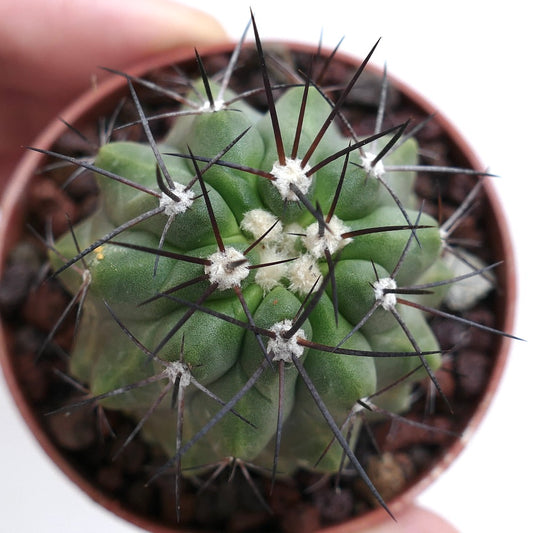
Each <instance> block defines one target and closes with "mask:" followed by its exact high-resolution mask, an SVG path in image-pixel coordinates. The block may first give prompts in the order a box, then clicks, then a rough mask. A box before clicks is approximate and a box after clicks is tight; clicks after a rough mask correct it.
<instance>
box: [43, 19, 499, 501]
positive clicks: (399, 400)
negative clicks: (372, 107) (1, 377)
mask: <svg viewBox="0 0 533 533" xmlns="http://www.w3.org/2000/svg"><path fill="white" fill-rule="evenodd" d="M252 21H253V19H252ZM253 27H254V32H255V38H256V47H257V52H258V64H259V65H260V70H261V74H262V77H263V86H262V87H260V88H258V90H260V91H262V92H264V94H265V98H266V102H267V107H266V110H265V109H259V108H255V107H253V106H252V105H251V104H250V103H247V101H246V99H245V98H244V97H243V95H240V94H235V93H232V92H231V90H230V89H229V88H228V87H227V83H228V79H229V77H230V74H231V68H232V66H233V64H234V62H235V61H236V58H237V57H238V53H239V50H240V46H238V47H237V48H236V53H235V56H234V60H233V61H231V62H230V66H229V67H228V70H227V71H226V76H225V77H224V78H223V79H222V81H220V80H219V79H218V78H217V80H215V79H210V78H209V77H208V75H207V73H206V72H205V69H204V66H203V63H202V60H201V58H200V57H199V56H198V65H199V71H200V76H199V79H198V80H197V81H195V82H193V83H191V84H190V88H189V90H188V93H187V94H186V95H181V94H180V95H179V100H180V102H182V105H181V107H180V108H179V110H178V111H177V112H175V113H173V115H175V119H173V120H174V122H173V125H172V127H171V128H170V130H169V131H168V132H166V133H165V134H164V136H158V137H157V139H156V138H155V136H154V133H153V130H154V126H153V124H155V123H156V119H157V117H152V116H149V115H148V114H147V113H146V112H145V110H144V108H143V104H142V102H141V101H140V99H139V97H138V93H137V89H136V87H143V88H144V89H145V90H146V89H147V88H148V89H150V90H155V91H156V92H157V91H158V90H159V88H158V87H153V86H152V85H150V83H149V82H147V81H145V80H141V79H136V78H133V77H130V76H126V78H127V82H128V86H129V89H130V93H131V97H132V101H133V103H134V105H135V108H136V110H137V112H138V115H139V121H138V124H140V126H141V128H142V131H143V133H144V135H145V138H146V140H145V142H133V141H128V140H122V141H114V142H109V143H107V144H105V145H103V146H101V148H100V149H99V151H98V154H97V156H96V158H95V159H94V161H91V162H88V161H86V160H83V159H72V158H71V159H68V158H67V157H66V156H61V155H60V154H56V153H52V152H49V154H50V155H54V156H56V157H60V158H61V157H62V158H63V159H67V160H69V161H71V162H74V163H75V164H77V165H79V166H80V167H82V168H85V169H89V170H91V171H93V172H94V174H95V176H96V177H97V180H98V184H99V187H100V190H101V204H100V205H99V207H98V209H97V210H96V212H95V213H94V214H92V215H91V216H90V217H88V218H87V219H85V220H84V221H82V222H81V223H80V224H78V225H77V226H76V227H75V228H74V229H73V231H72V232H70V233H67V234H65V235H64V236H63V237H61V238H60V239H59V240H58V241H57V242H56V243H54V246H53V250H52V252H51V253H50V259H51V261H52V264H53V266H54V268H55V269H56V275H57V276H59V278H60V279H61V280H62V281H63V283H64V284H65V286H66V287H67V288H68V289H69V290H70V291H71V292H72V293H73V294H76V295H77V296H76V301H81V302H82V303H83V306H82V311H83V312H82V314H81V321H80V324H79V326H78V331H77V338H76V344H75V347H74V350H73V353H72V355H71V360H70V371H71V373H72V375H73V376H74V377H75V378H76V379H78V380H79V381H81V382H83V383H87V384H88V385H89V387H90V391H91V397H90V398H89V399H86V400H82V401H80V402H79V403H78V404H76V405H77V406H82V405H87V404H93V403H95V402H98V403H99V404H101V405H102V406H103V407H104V408H106V409H111V410H120V411H122V412H124V413H126V414H127V415H128V416H131V417H132V418H133V419H134V420H135V421H136V423H137V426H136V428H135V430H134V432H133V433H132V434H131V435H130V438H129V439H128V442H129V441H130V440H131V439H132V438H133V437H134V436H135V435H136V434H137V433H139V432H142V434H143V436H144V438H145V439H147V440H148V441H150V442H155V443H157V444H158V445H159V446H161V447H162V448H163V449H164V450H165V451H166V453H167V454H168V457H169V460H168V463H167V465H165V468H171V467H172V468H174V467H177V470H178V473H179V477H181V476H186V475H189V474H191V473H192V474H196V473H197V472H198V469H201V467H202V466H204V465H212V464H217V463H222V462H223V461H224V460H225V459H226V458H228V457H233V458H236V459H238V460H240V461H243V462H244V463H251V464H254V465H257V466H260V467H264V468H267V469H268V470H270V471H271V472H272V477H273V478H275V477H276V476H277V475H290V474H291V473H293V472H294V471H295V470H296V469H297V468H307V469H311V470H315V471H318V472H323V473H335V472H337V471H338V470H339V468H341V466H342V465H343V464H344V463H345V458H347V462H348V463H349V464H351V466H352V467H353V468H355V469H356V471H357V472H358V474H359V475H360V476H362V478H363V479H364V481H365V483H366V484H367V485H368V486H369V488H370V490H371V492H372V494H373V495H374V497H375V498H376V499H377V500H378V501H379V503H381V505H383V506H384V507H385V508H386V502H385V501H384V500H383V498H382V497H381V496H380V494H379V492H378V490H377V489H375V488H374V486H373V484H372V481H371V480H370V479H369V478H368V476H367V475H366V473H365V471H364V469H363V467H362V466H361V464H360V463H359V461H358V459H357V457H356V456H355V454H354V451H353V450H354V442H355V441H356V439H357V433H358V426H357V424H355V425H352V427H350V428H349V430H347V428H348V425H349V423H350V422H351V421H353V416H352V415H353V413H354V412H356V411H357V410H358V409H362V408H366V409H370V406H371V407H373V410H374V411H375V413H373V416H374V417H376V418H379V417H380V416H385V415H383V414H380V413H385V412H387V413H400V414H401V413H405V412H406V411H408V409H409V406H410V402H411V395H412V389H413V384H415V383H418V382H420V381H421V380H424V379H430V380H431V381H433V383H434V385H435V387H436V389H437V390H440V388H439V383H438V381H437V379H436V378H435V371H436V369H438V368H439V366H440V364H441V361H442V350H441V347H440V346H439V343H438V342H437V340H436V338H435V336H434V334H433V333H432V331H431V328H430V327H429V325H428V316H430V315H431V312H432V311H431V310H433V309H438V307H439V306H440V303H441V301H442V299H443V298H444V297H445V295H446V288H447V287H448V286H449V285H450V284H452V283H453V282H455V281H457V276H456V275H455V274H454V272H453V271H452V270H451V269H450V267H449V266H448V265H447V264H446V262H445V261H444V260H443V256H444V253H443V252H444V249H445V248H447V246H448V245H447V242H446V232H445V231H443V229H441V228H440V227H439V223H438V222H437V220H435V219H434V218H433V217H431V216H430V215H428V214H425V213H424V212H423V211H422V210H421V209H420V206H419V205H418V200H417V198H416V195H415V194H414V190H413V184H414V180H415V178H416V172H417V170H418V147H417V142H416V140H415V139H414V137H413V136H411V135H408V134H406V131H407V130H408V128H409V127H410V126H409V125H408V124H407V123H404V124H398V125H396V126H393V127H391V128H388V129H382V128H381V124H380V121H379V119H378V121H377V126H376V133H375V134H374V135H370V136H367V137H364V138H363V139H360V138H359V137H358V136H357V135H356V133H355V132H354V130H353V128H352V126H349V124H348V121H347V120H346V119H345V118H344V117H343V114H342V110H343V108H342V106H343V102H344V100H345V99H346V98H347V97H348V96H349V94H350V91H351V90H352V88H353V86H354V85H355V84H356V83H357V81H358V79H359V77H360V75H361V73H362V72H363V70H364V68H365V66H366V64H367V62H368V61H369V59H370V57H371V54H372V51H373V50H372V51H371V52H370V54H369V55H368V56H367V58H366V59H365V61H364V62H363V63H362V66H361V67H360V68H359V69H358V70H357V71H356V72H354V75H353V77H352V79H351V80H350V81H349V82H348V84H347V85H346V87H345V88H344V89H343V90H342V91H340V96H338V97H337V99H336V100H335V101H333V100H332V99H331V94H332V93H331V92H330V91H328V89H327V87H321V86H320V78H321V74H320V73H316V72H314V70H318V69H314V70H313V67H311V70H310V72H309V73H308V75H309V76H308V77H307V76H305V77H302V78H301V79H300V80H299V81H295V82H294V83H291V84H287V85H285V86H282V87H280V86H276V85H275V84H274V82H273V80H272V79H271V77H270V75H269V70H268V68H267V66H266V61H265V53H264V52H263V49H262V45H261V41H260V39H259V37H258V32H257V28H256V25H255V21H253ZM294 77H296V73H294ZM215 95H217V96H215ZM164 118H167V117H164ZM438 170H439V171H440V172H459V170H458V169H448V170H446V169H438ZM460 171H461V172H463V173H472V174H479V173H476V172H472V171H468V170H460ZM489 268H492V267H480V268H478V269H476V268H472V269H471V271H470V272H469V273H467V274H462V275H461V279H470V278H472V277H474V276H480V275H485V270H488V269H489ZM80 280H81V281H80ZM80 283H81V288H80ZM438 312H439V313H441V314H442V313H443V312H442V311H438ZM73 407H74V406H73V405H69V406H67V407H66V408H64V409H65V410H69V409H72V408H73ZM126 444H127V442H126V443H124V445H126ZM165 468H163V469H161V470H160V471H159V473H162V472H163V471H164V470H165Z"/></svg>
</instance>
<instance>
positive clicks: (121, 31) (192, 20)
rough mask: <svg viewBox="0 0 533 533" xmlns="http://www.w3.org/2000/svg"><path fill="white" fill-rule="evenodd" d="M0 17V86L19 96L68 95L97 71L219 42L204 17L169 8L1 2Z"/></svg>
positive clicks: (147, 1) (159, 2)
mask: <svg viewBox="0 0 533 533" xmlns="http://www.w3.org/2000/svg"><path fill="white" fill-rule="evenodd" d="M29 13H30V15H29ZM0 15H1V17H0V20H4V21H9V24H7V23H6V24H5V26H6V27H5V28H3V31H2V33H3V37H2V39H3V45H2V51H1V52H0V64H3V65H4V66H5V68H4V69H3V71H4V73H5V74H6V76H7V77H6V78H5V79H4V80H3V81H2V84H3V85H7V86H9V87H10V88H11V89H24V88H26V87H27V86H28V84H29V83H30V82H31V83H33V84H34V83H36V82H37V85H38V87H39V92H40V93H41V94H43V93H44V94H47V93H48V92H53V93H54V94H56V95H57V91H58V90H59V91H60V92H61V93H63V92H65V93H69V94H75V93H76V92H78V91H79V90H80V89H85V88H86V87H87V86H88V83H89V76H90V74H91V73H94V71H95V69H96V68H97V67H98V66H101V65H105V66H111V67H113V68H124V67H126V66H127V65H128V64H130V63H132V62H134V61H137V60H140V59H142V58H144V57H146V56H148V55H151V54H155V53H157V52H161V51H164V50H169V49H171V48H174V47H180V46H193V45H194V46H202V45H206V44H213V43H216V42H219V41H221V40H224V38H225V34H224V31H223V30H222V28H221V27H220V25H219V24H218V23H217V22H216V21H215V20H214V19H213V18H212V17H210V16H209V15H207V14H205V13H202V12H200V11H198V10H196V9H193V8H191V7H187V6H183V5H181V4H179V3H176V2H174V1H172V0H114V1H111V2H110V1H109V0H70V1H68V2H64V1H61V0H49V1H47V2H42V1H39V0H18V1H17V2H6V3H5V5H4V6H3V7H2V8H0ZM65 81H67V84H65Z"/></svg>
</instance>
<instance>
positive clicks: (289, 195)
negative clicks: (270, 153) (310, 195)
mask: <svg viewBox="0 0 533 533" xmlns="http://www.w3.org/2000/svg"><path fill="white" fill-rule="evenodd" d="M301 163H302V160H301V159H290V158H287V159H286V160H285V164H284V165H281V164H280V163H279V161H276V162H275V163H274V166H273V167H272V170H271V171H270V173H271V174H272V176H274V178H276V179H275V180H274V181H273V184H274V186H275V187H276V189H278V191H279V193H280V195H281V198H282V199H283V200H289V201H291V202H296V201H297V200H298V196H296V194H294V192H293V191H292V190H291V184H294V185H295V186H296V187H298V189H300V191H301V192H302V193H303V194H307V191H308V190H309V187H310V186H311V178H310V177H309V176H307V174H306V172H307V171H308V170H310V169H311V167H310V166H309V165H305V167H304V168H302V167H301Z"/></svg>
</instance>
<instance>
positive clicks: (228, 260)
mask: <svg viewBox="0 0 533 533" xmlns="http://www.w3.org/2000/svg"><path fill="white" fill-rule="evenodd" d="M208 259H209V261H210V264H209V265H206V267H205V273H206V274H207V275H208V276H209V281H210V282H211V283H217V284H218V288H219V289H220V290H226V289H231V288H232V287H237V286H240V284H241V282H242V281H243V280H244V279H245V278H246V276H248V274H249V273H250V270H249V269H248V266H249V265H250V263H249V261H248V260H247V259H246V257H245V256H244V254H242V253H241V252H239V250H236V249H235V248H226V249H225V250H224V251H223V252H215V253H214V254H211V255H210V256H209V257H208ZM235 263H239V264H237V265H235Z"/></svg>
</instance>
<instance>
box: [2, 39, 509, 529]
mask: <svg viewBox="0 0 533 533" xmlns="http://www.w3.org/2000/svg"><path fill="white" fill-rule="evenodd" d="M290 48H291V49H293V50H296V51H301V52H311V53H314V51H315V50H314V49H310V48H309V47H307V46H300V45H290ZM231 49H232V47H222V48H220V47H219V48H216V49H214V50H212V51H211V52H206V53H203V54H202V56H203V57H208V56H209V55H210V54H211V53H212V54H218V53H220V52H227V51H228V50H231ZM182 61H185V62H189V63H190V62H191V61H193V55H192V54H191V53H189V52H187V53H184V52H178V53H172V54H166V55H164V56H161V57H156V58H154V59H152V60H150V61H146V62H144V63H142V64H140V65H138V66H137V67H136V68H134V69H132V70H130V71H129V73H130V74H132V75H136V76H142V75H145V74H146V73H147V72H150V71H152V70H154V69H157V68H159V67H161V66H164V65H167V64H170V63H179V62H182ZM336 61H338V62H339V63H341V64H344V63H345V64H349V65H353V64H355V65H358V64H359V63H360V62H359V61H358V60H354V59H353V58H351V57H348V56H345V55H342V54H341V53H338V54H337V56H336ZM391 85H393V86H394V87H395V88H396V90H397V91H398V92H399V93H400V94H401V95H402V98H404V99H405V101H408V102H409V103H410V105H412V106H414V108H416V109H417V110H419V111H420V114H421V115H426V116H427V115H431V114H433V113H435V109H433V107H432V106H431V105H430V104H429V103H428V102H427V101H426V100H424V99H423V98H422V97H420V96H419V95H418V94H417V93H416V92H414V91H413V90H411V89H410V88H409V87H407V86H405V85H404V84H402V83H401V82H399V81H398V80H391ZM126 92H127V89H126V84H125V80H124V79H123V78H122V77H111V78H107V79H106V80H105V81H104V82H103V83H101V85H100V86H99V87H97V88H96V89H93V90H91V91H89V92H87V93H86V94H84V95H83V96H81V97H80V98H79V99H78V100H77V101H76V102H74V103H73V104H72V105H71V106H70V107H68V108H67V109H66V110H65V112H63V113H62V114H61V117H62V118H63V119H64V120H65V121H66V122H68V123H70V124H73V125H75V126H77V127H83V124H85V123H87V122H93V121H95V120H96V119H97V118H98V117H100V116H101V115H102V114H105V113H109V112H110V110H112V109H113V108H114V107H115V105H116V102H117V101H118V100H119V98H120V97H121V96H122V95H124V94H126ZM434 124H435V125H436V127H438V128H440V129H441V130H442V131H443V133H444V135H445V136H446V138H447V140H448V143H449V147H450V152H451V153H452V154H453V157H454V159H455V161H457V164H460V165H462V166H464V167H468V168H472V169H476V170H479V171H483V170H484V168H483V166H482V164H481V163H480V161H479V160H478V158H477V157H476V156H475V155H474V153H473V152H472V150H471V149H470V147H469V146H468V144H467V143H466V142H465V140H464V139H463V138H462V137H461V136H460V135H459V133H458V132H457V131H456V130H455V128H454V127H453V126H452V125H451V124H450V123H449V122H448V121H447V120H446V119H445V118H443V116H442V115H441V114H437V116H436V118H435V119H434ZM67 131H68V128H67V127H66V126H65V124H64V123H62V122H59V121H55V122H53V123H52V124H51V125H50V126H49V127H48V128H47V129H46V130H45V131H44V132H43V133H42V135H41V136H40V137H39V138H38V140H37V142H36V146H37V147H39V148H43V149H51V148H52V146H53V145H54V144H55V143H56V141H57V139H58V138H60V137H61V136H62V135H64V134H65V133H66V132H67ZM45 161H46V157H45V156H43V155H42V154H40V153H36V152H28V153H27V154H26V155H25V157H24V158H23V160H22V161H21V163H20V165H19V166H18V168H17V170H16V172H15V174H14V176H13V178H12V180H11V182H10V184H9V186H8V188H7V190H6V191H5V194H4V196H3V198H2V205H1V212H2V217H1V219H0V258H1V267H2V271H3V268H4V266H5V260H6V257H7V255H8V253H9V251H10V250H11V248H12V247H13V245H14V243H16V242H17V239H18V237H19V235H20V233H21V232H22V228H23V224H24V218H25V213H26V208H27V205H26V203H27V194H26V192H27V190H28V186H29V183H30V182H31V180H33V179H34V176H35V174H36V172H37V170H38V169H39V168H40V167H41V166H42V165H43V164H44V162H45ZM484 192H485V195H486V206H487V207H486V212H485V225H486V227H487V233H488V235H489V237H490V240H491V242H492V246H493V254H494V256H495V257H496V258H498V259H501V258H503V259H504V264H503V265H502V266H501V267H500V268H499V269H498V272H497V275H498V291H497V295H496V297H495V299H494V304H495V313H496V321H497V324H496V327H497V328H498V329H501V330H503V331H512V326H513V319H514V301H515V277H514V263H513V253H512V250H511V248H510V244H509V243H510V239H509V236H508V230H507V227H506V224H505V218H504V216H503V213H502V208H501V206H500V204H499V202H498V199H497V198H496V195H495V192H494V190H493V188H492V186H491V184H490V181H489V180H485V183H484ZM0 274H1V272H0ZM12 346H13V336H12V332H11V331H10V329H9V327H5V325H3V326H2V329H1V330H0V355H1V363H2V367H3V370H4V374H5V378H6V381H7V383H8V386H9V388H10V390H11V393H12V395H13V398H14V399H15V401H16V404H17V406H18V408H19V409H20V412H21V413H22V415H23V417H24V418H25V420H26V422H27V424H28V426H29V427H30V428H31V430H32V431H33V433H34V434H35V436H36V437H37V439H38V441H39V443H40V444H41V446H42V447H43V449H44V450H45V451H46V453H47V454H48V455H49V456H50V457H51V458H52V460H53V461H54V462H55V463H56V464H57V465H59V467H60V468H61V469H62V470H63V472H64V473H65V474H66V475H67V476H68V477H69V478H70V479H71V480H73V481H74V482H75V483H76V484H77V485H79V486H80V487H81V488H82V489H83V490H84V491H85V492H86V493H87V494H88V495H89V496H90V497H91V498H92V499H94V500H95V501H97V502H98V503H99V504H101V505H103V506H104V507H106V508H107V509H109V510H111V511H112V512H113V513H116V514H117V515H118V516H120V517H122V518H124V519H126V520H128V521H130V522H132V523H134V524H136V525H137V526H139V527H141V528H144V529H147V530H150V531H158V532H165V531H176V529H174V528H169V527H166V526H164V525H161V524H157V523H154V522H152V521H150V520H149V519H148V518H146V517H144V516H141V515H138V514H136V513H134V512H133V511H132V510H131V509H129V508H127V507H126V506H124V505H123V504H122V503H121V502H119V501H116V500H115V499H113V498H110V497H108V496H106V495H104V494H103V493H102V492H101V491H100V489H99V488H98V487H97V486H95V485H94V484H92V483H91V482H89V481H88V480H87V479H86V477H85V476H84V475H82V474H81V473H80V472H79V471H78V470H77V469H76V468H75V467H74V466H73V464H72V462H71V461H70V460H69V459H67V458H66V457H65V455H64V454H63V452H62V451H61V450H60V449H58V447H57V446H56V445H55V444H54V443H53V442H52V440H51V438H50V436H49V435H48V433H47V432H46V431H45V430H44V429H43V424H42V420H41V417H40V415H39V414H37V413H36V412H35V410H34V409H33V407H32V405H31V402H30V401H29V400H28V398H27V397H26V395H25V394H24V392H23V391H22V390H21V388H20V386H19V385H20V383H19V379H18V378H17V376H16V373H15V370H14V354H13V353H12ZM508 348H509V339H507V338H505V337H494V339H493V346H492V351H493V353H494V355H493V357H492V365H491V368H490V375H489V377H488V379H487V381H486V383H485V385H484V392H483V394H482V395H481V397H480V398H479V402H478V404H477V405H476V406H475V407H474V408H472V412H471V416H470V418H469V421H468V422H467V423H466V424H465V426H464V428H463V430H464V434H465V435H470V434H471V433H472V431H473V430H475V429H476V427H477V426H478V424H479V423H480V421H481V419H482V417H483V416H484V414H485V412H486V410H487V407H488V405H489V403H490V401H491V399H492V397H493V395H494V392H495V390H496V388H497V386H498V382H499V380H500V377H501V374H502V371H503V368H504V365H505V361H506V357H507V352H508ZM466 440H467V439H465V438H456V439H454V440H453V441H452V442H451V443H450V445H449V446H448V447H447V449H446V451H445V453H441V454H440V455H439V457H438V458H437V459H436V460H435V462H434V463H433V464H432V465H431V468H429V469H428V470H427V471H425V472H423V475H421V476H419V477H417V478H416V479H415V480H414V481H413V482H412V483H411V484H410V486H408V488H407V489H406V490H405V491H404V492H403V493H402V494H400V495H399V496H397V497H396V498H394V499H393V500H392V501H390V502H389V503H388V505H389V507H390V509H391V511H392V512H393V513H400V512H401V510H402V509H404V508H405V507H406V506H408V505H409V504H411V503H412V502H413V500H414V499H415V497H416V496H417V495H418V494H419V493H420V492H421V491H422V490H423V489H424V488H425V487H426V486H427V485H429V484H430V483H432V482H433V481H434V480H435V478H436V477H438V476H439V474H440V473H441V472H442V471H443V470H444V469H446V468H447V467H448V465H449V464H450V463H451V462H452V461H453V460H454V459H455V458H456V457H457V455H458V454H459V453H460V452H461V450H462V449H463V447H464V446H465V444H466ZM386 520H390V518H389V517H388V515H387V514H386V512H385V511H384V510H382V509H377V510H374V511H370V512H367V513H365V514H364V515H362V516H360V517H357V518H354V519H351V520H348V521H346V522H344V523H341V524H338V525H333V526H331V527H326V528H324V529H323V530H322V531H324V532H328V533H348V532H355V531H359V530H362V529H364V528H366V527H369V526H370V525H375V524H378V523H381V522H383V521H386ZM179 531H183V532H185V531H188V530H187V529H183V528H182V529H179Z"/></svg>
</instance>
